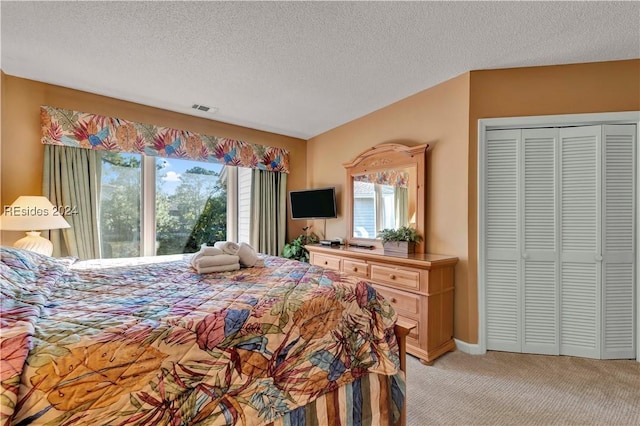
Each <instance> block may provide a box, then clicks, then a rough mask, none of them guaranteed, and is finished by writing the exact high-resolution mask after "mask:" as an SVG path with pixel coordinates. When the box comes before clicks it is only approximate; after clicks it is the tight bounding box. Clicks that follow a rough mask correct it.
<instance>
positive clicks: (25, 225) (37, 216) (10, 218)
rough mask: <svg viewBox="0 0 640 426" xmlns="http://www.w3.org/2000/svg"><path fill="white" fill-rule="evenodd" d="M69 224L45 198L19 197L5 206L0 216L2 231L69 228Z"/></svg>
mask: <svg viewBox="0 0 640 426" xmlns="http://www.w3.org/2000/svg"><path fill="white" fill-rule="evenodd" d="M70 227H71V225H69V222H67V221H66V220H65V219H64V217H62V215H61V214H60V211H59V210H58V209H57V208H56V207H54V206H53V204H51V202H50V201H49V200H48V199H47V197H42V196H25V195H23V196H21V197H18V199H16V200H15V201H14V202H13V204H11V205H10V206H5V207H4V208H3V211H2V216H0V229H2V230H4V231H39V230H44V229H60V228H70Z"/></svg>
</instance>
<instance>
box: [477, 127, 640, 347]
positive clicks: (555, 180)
mask: <svg viewBox="0 0 640 426" xmlns="http://www.w3.org/2000/svg"><path fill="white" fill-rule="evenodd" d="M485 135H486V137H485V140H484V144H485V145H484V146H483V147H482V149H481V151H480V152H481V160H480V161H481V165H480V167H481V169H483V171H482V173H483V178H482V180H481V185H482V187H481V191H480V194H481V196H482V197H483V200H482V209H483V210H482V212H481V221H482V224H481V226H482V227H483V229H484V231H483V235H481V238H480V244H481V247H480V250H481V251H483V253H484V255H483V256H484V264H483V267H482V272H481V274H482V277H481V279H483V280H484V286H483V288H484V303H485V305H484V308H485V313H484V314H485V333H486V348H487V349H489V350H503V351H511V352H527V353H539V354H556V355H573V356H582V357H589V358H603V359H606V358H608V359H612V358H635V340H634V339H635V321H636V319H635V314H634V312H635V291H636V289H635V279H634V277H635V269H634V268H635V259H636V254H635V241H636V228H635V227H636V188H635V182H636V176H635V173H636V164H635V158H636V152H635V150H636V135H637V129H636V125H635V124H623V125H597V126H576V127H555V128H531V129H526V128H522V129H507V130H487V131H486V134H485Z"/></svg>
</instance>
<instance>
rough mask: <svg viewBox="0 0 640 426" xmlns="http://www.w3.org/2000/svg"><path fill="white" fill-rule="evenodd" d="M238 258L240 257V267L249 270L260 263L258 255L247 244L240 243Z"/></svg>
mask: <svg viewBox="0 0 640 426" xmlns="http://www.w3.org/2000/svg"><path fill="white" fill-rule="evenodd" d="M238 256H240V265H242V266H246V267H247V268H251V267H252V266H253V265H255V264H256V262H257V261H258V253H256V251H255V249H254V248H253V247H251V246H250V245H249V244H247V243H240V248H239V249H238Z"/></svg>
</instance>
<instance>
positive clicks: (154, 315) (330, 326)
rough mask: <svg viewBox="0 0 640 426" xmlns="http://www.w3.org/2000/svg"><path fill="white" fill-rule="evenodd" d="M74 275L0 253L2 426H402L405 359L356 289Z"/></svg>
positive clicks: (147, 270) (287, 267)
mask: <svg viewBox="0 0 640 426" xmlns="http://www.w3.org/2000/svg"><path fill="white" fill-rule="evenodd" d="M189 257H190V255H175V256H158V257H149V258H137V259H124V260H116V259H112V260H93V261H74V259H70V258H63V259H56V258H51V257H47V256H42V255H38V254H35V253H32V252H28V251H23V250H19V249H15V248H8V247H0V270H1V276H2V289H1V291H2V299H1V321H0V326H1V328H0V350H1V354H2V364H1V368H0V375H1V388H0V391H1V392H2V394H1V395H0V415H1V417H0V420H1V424H3V425H23V424H51V425H77V424H95V425H106V424H109V425H196V424H202V425H224V424H242V425H272V424H273V425H281V424H282V425H325V424H326V425H340V424H341V425H346V424H354V425H355V424H363V425H365V424H373V425H377V424H397V423H399V422H401V421H402V418H401V417H402V411H403V408H404V392H405V384H404V373H403V371H402V370H401V369H400V364H401V358H402V356H403V354H402V353H401V352H402V351H401V349H400V347H399V345H398V340H397V339H396V335H395V333H394V325H395V321H396V316H395V313H394V311H393V309H392V308H391V306H390V305H389V304H388V303H387V302H386V301H385V300H384V299H382V298H381V297H380V296H379V295H378V294H377V293H376V292H375V290H374V289H373V288H372V287H371V286H370V285H369V284H368V283H367V282H365V281H361V280H358V279H356V278H352V277H348V276H343V275H340V274H338V273H336V272H333V271H329V270H324V269H322V268H319V267H316V266H311V265H309V264H306V263H301V262H298V261H295V260H289V259H284V258H279V257H266V258H265V266H264V267H262V268H243V269H241V270H239V271H234V272H225V273H219V274H216V273H213V274H202V275H200V274H197V273H196V272H195V271H194V270H193V269H192V268H191V267H190V265H189Z"/></svg>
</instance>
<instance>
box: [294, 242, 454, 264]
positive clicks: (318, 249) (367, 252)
mask: <svg viewBox="0 0 640 426" xmlns="http://www.w3.org/2000/svg"><path fill="white" fill-rule="evenodd" d="M305 247H306V248H307V249H308V250H309V251H310V252H312V253H321V254H327V255H334V256H343V257H349V258H355V259H363V260H369V261H380V262H384V263H403V264H414V265H420V264H423V265H424V264H427V265H431V264H455V263H457V262H458V258H457V257H456V256H449V255H445V254H434V253H413V254H409V255H407V256H406V257H404V256H402V257H401V256H391V255H388V254H384V251H383V250H382V249H366V248H357V247H349V246H339V247H330V246H323V245H320V244H309V245H306V246H305Z"/></svg>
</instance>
